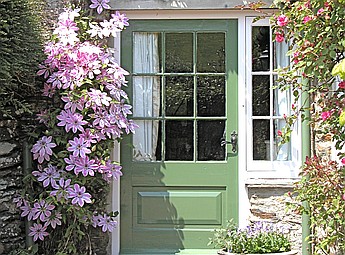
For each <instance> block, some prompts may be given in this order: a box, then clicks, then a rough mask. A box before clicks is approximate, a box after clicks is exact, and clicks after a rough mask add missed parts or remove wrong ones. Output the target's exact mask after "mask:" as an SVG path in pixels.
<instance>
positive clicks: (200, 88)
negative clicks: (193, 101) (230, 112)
mask: <svg viewBox="0 0 345 255" xmlns="http://www.w3.org/2000/svg"><path fill="white" fill-rule="evenodd" d="M197 99H198V102H197V112H198V116H205V117H206V116H225V78H224V76H199V77H198V83H197Z"/></svg>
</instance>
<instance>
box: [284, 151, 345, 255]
mask: <svg viewBox="0 0 345 255" xmlns="http://www.w3.org/2000/svg"><path fill="white" fill-rule="evenodd" d="M301 175H302V178H301V181H299V182H298V183H297V184H296V187H295V190H294V194H290V195H291V196H294V195H296V198H295V199H297V200H298V201H303V202H308V204H309V206H308V207H306V206H303V205H302V204H300V205H298V206H297V208H296V206H293V207H295V209H297V210H299V211H300V212H302V213H306V214H308V215H310V218H311V227H312V228H314V229H316V230H318V231H316V232H315V236H314V239H316V240H318V245H317V246H316V248H317V251H318V250H321V251H322V252H323V253H324V254H330V251H329V249H330V247H331V246H334V245H337V246H339V247H340V248H341V249H344V248H345V218H344V215H345V203H344V200H345V194H344V183H345V171H344V167H339V166H338V164H337V162H335V161H330V162H322V161H321V160H320V159H319V158H318V157H313V158H307V160H306V162H305V163H304V166H303V168H302V173H301Z"/></svg>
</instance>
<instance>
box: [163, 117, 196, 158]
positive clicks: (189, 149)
mask: <svg viewBox="0 0 345 255" xmlns="http://www.w3.org/2000/svg"><path fill="white" fill-rule="evenodd" d="M193 126H194V125H193V121H189V120H187V121H174V120H167V121H166V122H165V130H166V135H165V159H166V160H184V161H187V160H188V161H192V160H193V155H194V142H193V140H194V139H193V137H194V135H193V134H194V128H193Z"/></svg>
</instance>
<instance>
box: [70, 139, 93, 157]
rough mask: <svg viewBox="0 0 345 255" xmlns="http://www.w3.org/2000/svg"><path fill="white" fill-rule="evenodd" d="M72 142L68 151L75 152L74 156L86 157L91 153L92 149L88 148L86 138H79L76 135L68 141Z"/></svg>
mask: <svg viewBox="0 0 345 255" xmlns="http://www.w3.org/2000/svg"><path fill="white" fill-rule="evenodd" d="M68 143H69V144H70V147H68V149H67V150H68V151H72V152H73V157H78V156H80V157H85V156H86V154H89V153H91V150H90V149H89V148H88V144H87V142H86V141H85V140H84V138H82V137H81V138H77V137H74V139H73V141H72V140H70V141H68Z"/></svg>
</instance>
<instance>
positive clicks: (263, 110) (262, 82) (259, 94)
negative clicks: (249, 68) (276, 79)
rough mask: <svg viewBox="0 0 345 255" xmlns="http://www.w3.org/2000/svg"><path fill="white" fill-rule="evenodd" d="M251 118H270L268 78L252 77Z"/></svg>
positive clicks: (264, 76) (262, 76) (265, 76)
mask: <svg viewBox="0 0 345 255" xmlns="http://www.w3.org/2000/svg"><path fill="white" fill-rule="evenodd" d="M252 104H253V116H270V76H269V75H253V79H252Z"/></svg>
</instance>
